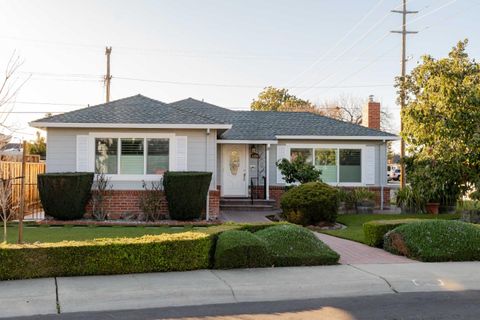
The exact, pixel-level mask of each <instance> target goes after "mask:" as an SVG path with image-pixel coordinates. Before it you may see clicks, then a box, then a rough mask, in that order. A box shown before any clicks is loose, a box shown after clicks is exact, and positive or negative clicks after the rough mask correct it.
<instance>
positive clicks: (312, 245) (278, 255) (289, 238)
mask: <svg viewBox="0 0 480 320" xmlns="http://www.w3.org/2000/svg"><path fill="white" fill-rule="evenodd" d="M255 235H256V236H258V237H259V238H261V239H263V240H264V241H265V242H266V243H267V248H268V250H269V253H270V255H271V256H272V258H273V264H274V265H275V266H276V267H286V266H315V265H330V264H336V263H337V262H338V259H339V258H340V256H339V255H338V254H337V253H336V252H335V251H333V250H332V249H330V248H329V247H328V246H327V245H326V244H324V243H323V242H322V241H320V239H318V238H317V237H316V236H315V235H314V234H313V233H312V232H311V231H310V230H308V229H305V228H302V227H300V226H296V225H292V224H290V225H278V226H274V227H269V228H266V229H263V230H260V231H258V232H256V233H255Z"/></svg>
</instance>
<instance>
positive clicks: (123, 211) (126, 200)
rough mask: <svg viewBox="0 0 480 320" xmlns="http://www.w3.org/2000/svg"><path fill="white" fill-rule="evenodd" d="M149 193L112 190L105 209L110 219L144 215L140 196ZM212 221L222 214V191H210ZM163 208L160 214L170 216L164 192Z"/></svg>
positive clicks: (87, 209) (90, 206) (90, 207)
mask: <svg viewBox="0 0 480 320" xmlns="http://www.w3.org/2000/svg"><path fill="white" fill-rule="evenodd" d="M144 192H148V191H144V190H111V191H108V196H107V198H106V199H105V207H106V211H107V212H108V215H109V218H110V219H120V218H123V217H125V216H126V215H134V216H138V215H140V214H141V213H142V210H141V209H140V206H139V204H140V196H141V195H142V194H143V193H144ZM209 195H210V197H209V213H210V220H216V219H218V216H219V214H220V191H218V190H210V193H209ZM161 198H162V206H161V210H160V212H161V213H163V214H165V215H166V214H168V203H167V199H166V197H165V195H164V194H163V192H162V195H161ZM86 211H87V215H91V213H92V203H91V201H90V203H89V204H88V205H87V208H86Z"/></svg>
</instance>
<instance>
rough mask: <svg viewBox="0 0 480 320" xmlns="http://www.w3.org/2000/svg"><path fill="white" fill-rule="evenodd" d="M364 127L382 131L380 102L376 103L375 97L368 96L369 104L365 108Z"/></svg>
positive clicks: (363, 112) (363, 115)
mask: <svg viewBox="0 0 480 320" xmlns="http://www.w3.org/2000/svg"><path fill="white" fill-rule="evenodd" d="M362 125H363V126H365V127H368V128H372V129H377V130H380V102H375V101H374V97H373V95H370V96H368V103H367V104H366V105H365V106H364V107H363V111H362Z"/></svg>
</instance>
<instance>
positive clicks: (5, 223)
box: [3, 220, 7, 243]
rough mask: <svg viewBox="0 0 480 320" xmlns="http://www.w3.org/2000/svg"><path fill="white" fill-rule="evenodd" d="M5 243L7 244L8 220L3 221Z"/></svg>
mask: <svg viewBox="0 0 480 320" xmlns="http://www.w3.org/2000/svg"><path fill="white" fill-rule="evenodd" d="M3 242H5V243H7V220H4V221H3Z"/></svg>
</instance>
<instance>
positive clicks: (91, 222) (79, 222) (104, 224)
mask: <svg viewBox="0 0 480 320" xmlns="http://www.w3.org/2000/svg"><path fill="white" fill-rule="evenodd" d="M36 224H38V225H48V226H101V227H114V226H121V227H144V226H145V227H165V226H173V227H181V226H193V227H197V226H199V227H203V226H216V225H220V224H222V222H221V221H205V220H194V221H178V220H161V221H154V222H146V221H125V220H106V221H98V220H90V219H82V220H71V221H62V220H41V221H37V222H36Z"/></svg>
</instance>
